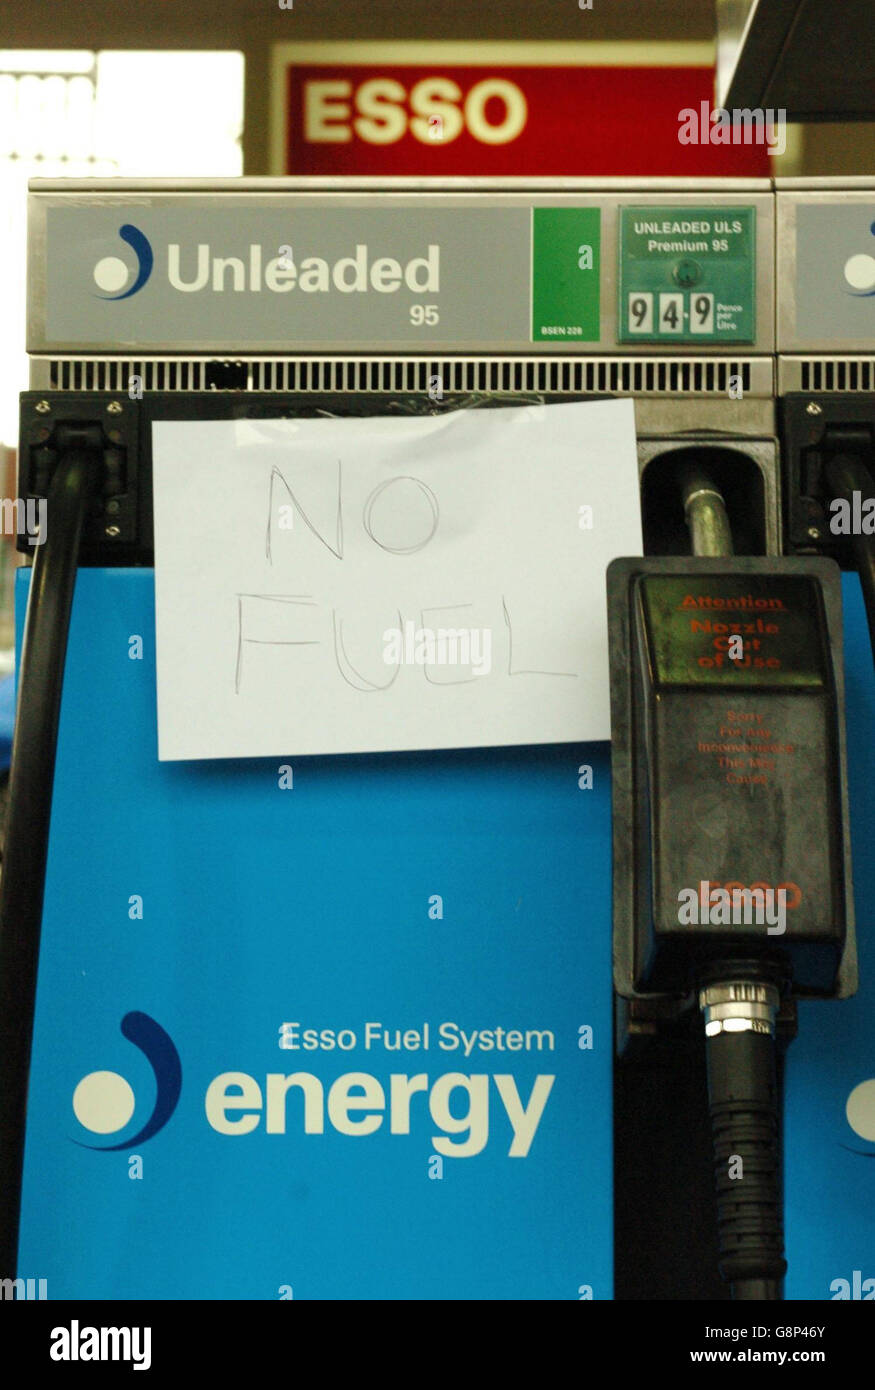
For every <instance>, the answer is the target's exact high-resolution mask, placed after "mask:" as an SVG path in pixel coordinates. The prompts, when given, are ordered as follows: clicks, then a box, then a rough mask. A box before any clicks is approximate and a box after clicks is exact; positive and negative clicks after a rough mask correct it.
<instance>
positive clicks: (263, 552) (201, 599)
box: [153, 400, 641, 759]
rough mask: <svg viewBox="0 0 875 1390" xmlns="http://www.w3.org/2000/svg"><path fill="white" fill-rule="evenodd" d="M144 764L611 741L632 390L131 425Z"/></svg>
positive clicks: (633, 486) (635, 536)
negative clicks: (371, 411) (137, 462)
mask: <svg viewBox="0 0 875 1390" xmlns="http://www.w3.org/2000/svg"><path fill="white" fill-rule="evenodd" d="M153 456H154V464H153V473H154V492H155V592H156V610H157V611H156V624H157V642H158V651H157V661H158V735H159V738H158V742H159V757H160V758H161V759H178V758H238V757H263V756H274V755H277V756H291V755H294V754H305V753H350V752H358V751H380V750H390V749H413V748H459V747H468V746H473V745H497V744H513V743H520V744H526V743H556V742H566V741H573V742H578V741H583V740H588V739H607V738H609V737H610V720H609V700H608V657H607V624H606V616H605V568H606V566H607V564H608V562H609V561H610V560H612V559H613V558H614V557H615V556H618V555H640V554H641V516H640V504H639V495H638V464H637V450H636V440H635V421H634V411H633V403H632V402H631V401H630V400H621V401H594V402H591V403H586V404H567V405H547V406H512V407H501V408H497V409H479V408H478V409H471V410H459V411H454V412H452V413H448V414H444V415H439V416H418V417H407V416H405V417H386V416H381V417H377V418H358V419H349V418H346V419H333V418H325V419H307V420H280V421H260V420H259V421H256V420H222V421H207V422H203V421H201V422H196V421H159V422H156V423H155V424H154V425H153Z"/></svg>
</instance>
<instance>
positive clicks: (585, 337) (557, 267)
mask: <svg viewBox="0 0 875 1390" xmlns="http://www.w3.org/2000/svg"><path fill="white" fill-rule="evenodd" d="M600 218H601V212H600V210H599V208H533V209H532V219H533V221H532V342H534V343H546V342H551V343H552V342H563V343H564V342H568V341H569V340H570V341H577V342H580V343H597V342H598V341H599V336H600V332H599V246H600V229H601V221H600Z"/></svg>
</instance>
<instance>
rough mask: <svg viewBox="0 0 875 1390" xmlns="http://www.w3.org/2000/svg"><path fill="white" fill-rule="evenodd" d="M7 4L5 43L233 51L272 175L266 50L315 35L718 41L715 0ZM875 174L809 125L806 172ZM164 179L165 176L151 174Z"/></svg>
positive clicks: (853, 152)
mask: <svg viewBox="0 0 875 1390" xmlns="http://www.w3.org/2000/svg"><path fill="white" fill-rule="evenodd" d="M290 3H291V5H292V8H290V9H280V6H279V3H278V0H181V3H180V2H179V0H68V3H63V2H62V0H27V3H26V4H22V0H0V48H18V47H20V48H46V47H58V48H77V47H81V48H91V49H96V48H126V47H131V48H179V47H189V48H236V49H240V50H241V51H242V52H243V53H244V54H245V57H246V70H247V83H246V117H245V121H246V124H245V134H244V144H243V149H244V158H245V168H246V172H247V173H248V174H263V173H265V172H266V171H267V167H268V164H267V112H268V101H269V91H268V60H269V50H270V45H271V43H276V42H279V41H281V40H286V41H291V40H294V39H299V40H305V39H308V40H313V39H343V38H349V39H380V38H394V39H403V38H410V39H428V38H434V39H512V38H516V39H523V40H525V39H532V40H534V39H569V40H570V39H577V40H580V39H586V38H592V39H601V40H607V39H629V40H634V41H637V42H639V43H641V44H642V45H646V44H647V42H648V41H650V40H653V39H663V40H667V39H688V40H695V39H698V40H702V39H713V37H714V34H715V28H716V22H715V5H714V0H658V3H654V0H591V3H592V9H586V10H584V9H581V8H580V7H579V5H578V3H577V0H493V3H489V0H485V2H484V0H481V3H479V4H478V5H476V6H472V5H471V3H470V0H441V3H440V4H435V3H434V0H406V3H403V4H399V0H367V3H365V0H359V3H352V0H290ZM869 171H875V124H859V125H854V126H844V125H831V126H820V127H815V128H810V129H809V130H808V131H807V132H806V138H805V140H804V142H803V147H802V165H801V172H804V173H824V174H825V173H866V172H869ZM156 172H158V171H156Z"/></svg>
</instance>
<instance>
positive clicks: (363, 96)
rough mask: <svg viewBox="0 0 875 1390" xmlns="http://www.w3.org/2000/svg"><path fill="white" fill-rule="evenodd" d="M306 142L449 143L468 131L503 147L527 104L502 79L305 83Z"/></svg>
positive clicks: (522, 122)
mask: <svg viewBox="0 0 875 1390" xmlns="http://www.w3.org/2000/svg"><path fill="white" fill-rule="evenodd" d="M303 93H304V102H303V104H304V113H303V114H304V140H305V141H306V142H307V143H309V144H316V145H320V144H348V143H349V142H350V141H351V140H353V139H358V140H363V141H364V142H365V144H367V145H394V144H396V143H397V141H399V140H403V138H404V136H405V135H408V134H409V135H412V136H413V138H414V140H419V141H421V143H422V144H424V145H435V144H441V145H448V144H451V143H452V141H453V140H457V139H458V138H459V136H460V135H462V134H463V133H467V134H468V135H470V136H471V137H472V139H474V140H477V141H478V142H479V143H480V144H482V145H508V144H510V142H511V141H512V140H516V138H517V137H518V136H519V135H520V134H521V133H522V131H523V130H524V129H525V126H526V121H527V120H528V104H527V102H526V98H525V96H524V95H523V93H522V91H521V90H520V88H519V87H518V86H517V85H516V83H515V82H511V81H509V79H508V78H506V77H483V78H480V79H479V81H477V82H475V83H474V84H473V85H472V86H471V87H469V88H468V90H467V91H463V90H462V88H461V87H460V86H459V84H458V82H454V81H453V79H452V78H451V77H439V76H435V77H424V78H422V79H421V80H420V81H419V82H416V83H415V84H414V85H413V86H412V87H411V88H410V90H409V91H408V90H407V88H406V87H405V85H404V84H403V83H402V82H399V81H398V79H397V78H394V77H372V78H369V79H368V80H367V81H366V82H360V83H359V84H358V85H354V84H353V83H352V82H351V81H350V80H349V79H348V78H334V79H321V78H320V79H318V80H317V79H311V80H308V81H306V82H305V83H304V84H303Z"/></svg>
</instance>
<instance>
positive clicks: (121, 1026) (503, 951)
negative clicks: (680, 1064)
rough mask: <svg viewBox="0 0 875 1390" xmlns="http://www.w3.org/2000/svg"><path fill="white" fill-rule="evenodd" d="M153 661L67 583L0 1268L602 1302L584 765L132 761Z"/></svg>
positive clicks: (599, 767)
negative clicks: (36, 964)
mask: <svg viewBox="0 0 875 1390" xmlns="http://www.w3.org/2000/svg"><path fill="white" fill-rule="evenodd" d="M28 582H29V574H28V573H27V572H24V571H22V572H20V573H19V575H18V586H19V587H18V600H19V626H20V624H21V619H22V617H23V609H24V603H25V602H26V595H27V588H28ZM137 639H139V640H137ZM154 647H155V637H154V586H153V574H152V571H150V570H119V569H113V570H102V569H89V570H83V571H81V572H80V574H79V576H78V579H77V587H76V598H75V603H74V613H73V623H72V631H71V637H70V645H69V652H68V658H67V675H66V683H65V689H64V698H63V708H62V713H61V729H60V740H59V751H58V767H57V779H56V786H55V797H54V804H53V812H52V833H51V845H50V853H49V865H48V877H47V888H46V902H45V913H44V924H43V940H42V954H41V965H40V977H39V988H38V997H37V1014H36V1031H35V1042H34V1055H33V1066H32V1072H31V1086H30V1103H29V1118H28V1132H27V1152H26V1163H25V1179H24V1197H23V1213H22V1239H21V1253H20V1262H19V1273H20V1274H21V1275H22V1277H34V1278H44V1279H46V1280H47V1290H48V1297H49V1298H52V1299H60V1298H102V1299H103V1298H130V1299H139V1298H164V1299H186V1298H233V1299H277V1298H288V1297H294V1298H296V1299H313V1298H326V1299H359V1298H368V1299H492V1298H498V1299H573V1300H576V1299H579V1298H580V1297H587V1296H592V1297H593V1298H596V1299H605V1298H610V1297H611V1294H612V1252H611V1229H612V1216H611V1099H610V1096H611V1056H612V1038H611V1015H612V1005H611V975H610V956H611V942H610V920H611V915H610V893H611V884H610V774H609V756H608V754H609V750H608V746H607V745H606V744H595V745H588V746H586V747H577V746H567V745H566V746H556V747H537V748H505V749H500V750H491V749H486V750H482V751H481V750H477V751H473V752H472V751H470V750H464V751H459V752H452V753H436V754H431V753H424V754H403V755H397V756H394V755H371V756H359V755H356V756H349V757H333V758H331V757H321V758H295V757H293V756H290V757H288V758H285V759H283V758H277V759H275V760H257V761H239V762H238V761H220V762H203V763H161V764H159V762H158V761H157V734H156V716H155V662H154ZM191 717H192V719H197V717H198V711H197V709H192V711H191ZM584 764H587V765H589V766H590V767H591V769H592V788H591V789H589V788H587V787H586V786H585V785H584V786H583V787H581V785H580V782H581V781H583V782H584V783H585V782H586V776H585V774H584V775H581V774H580V772H579V769H580V768H581V766H582V765H584ZM827 1013H829V1015H830V1018H831V1019H832V1014H833V1011H832V1010H827V1009H824V1010H823V1016H824V1017H825V1016H826V1014H827ZM819 1017H820V1015H819ZM368 1024H371V1025H373V1026H372V1027H371V1029H370V1031H368V1030H367V1025H368ZM283 1025H289V1026H286V1027H285V1028H283ZM291 1025H295V1026H294V1027H292V1026H291ZM376 1025H379V1030H378V1029H377V1028H376ZM830 1026H833V1027H835V1026H837V1025H836V1024H834V1023H831V1024H830ZM426 1029H427V1033H426ZM305 1030H313V1032H312V1033H310V1032H309V1031H305ZM499 1030H500V1031H499ZM475 1034H476V1036H475ZM281 1042H284V1043H285V1044H286V1045H285V1046H281V1045H280V1044H281ZM311 1042H315V1043H316V1044H318V1045H317V1046H315V1047H312V1048H311V1047H309V1046H308V1043H311ZM332 1044H333V1045H332ZM426 1044H427V1045H426ZM832 1061H833V1059H832V1058H831V1057H828V1058H827V1059H826V1061H825V1063H824V1067H825V1068H828V1067H829V1065H831V1063H832ZM873 1069H875V1068H873ZM96 1073H97V1074H99V1073H103V1075H95V1074H96ZM106 1073H110V1075H106ZM289 1077H296V1078H297V1079H296V1080H293V1081H291V1082H289V1083H288V1084H287V1080H286V1079H287V1078H289ZM268 1078H271V1079H268ZM284 1078H285V1079H284ZM393 1078H394V1079H393ZM550 1078H553V1079H552V1080H550ZM74 1102H75V1105H74ZM848 1161H850V1160H848ZM854 1162H857V1163H858V1164H859V1165H860V1167H861V1168H862V1169H864V1170H865V1174H864V1175H865V1176H868V1180H869V1181H870V1182H871V1180H872V1176H873V1170H872V1168H871V1167H870V1166H868V1165H866V1164H864V1163H862V1161H861V1160H854ZM870 1248H871V1247H870ZM590 1291H591V1295H590Z"/></svg>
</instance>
